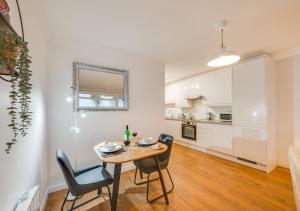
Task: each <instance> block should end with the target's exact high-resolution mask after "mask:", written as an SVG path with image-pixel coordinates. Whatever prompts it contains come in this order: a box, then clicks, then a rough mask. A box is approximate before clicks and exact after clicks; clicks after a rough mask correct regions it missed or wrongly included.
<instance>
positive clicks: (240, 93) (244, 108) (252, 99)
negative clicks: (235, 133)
mask: <svg viewBox="0 0 300 211" xmlns="http://www.w3.org/2000/svg"><path fill="white" fill-rule="evenodd" d="M265 65H266V61H265V59H264V58H259V59H256V60H251V61H249V62H245V63H242V64H239V65H235V66H234V67H233V82H234V83H233V96H234V98H233V106H232V107H233V108H232V109H233V113H234V114H235V115H233V121H234V124H235V126H240V127H250V128H264V127H266V71H265Z"/></svg>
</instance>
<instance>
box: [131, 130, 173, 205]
mask: <svg viewBox="0 0 300 211" xmlns="http://www.w3.org/2000/svg"><path fill="white" fill-rule="evenodd" d="M158 142H160V143H162V144H165V145H167V146H168V149H167V150H166V151H165V152H164V153H162V154H160V155H158V161H159V166H160V169H161V170H163V169H166V171H167V173H168V175H169V178H170V181H171V183H172V187H171V189H170V190H168V191H167V194H168V193H171V192H172V191H173V189H174V183H173V180H172V177H171V174H170V172H169V169H168V165H169V160H170V155H171V150H172V144H173V137H172V136H170V135H166V134H161V135H160V136H159V138H158ZM133 163H134V165H135V166H136V169H135V175H134V183H135V184H136V185H142V184H145V183H147V201H148V202H149V203H151V202H153V201H155V200H157V199H159V198H161V197H163V196H164V195H163V194H162V195H159V196H157V197H155V198H153V199H149V184H150V182H152V181H154V180H158V179H159V177H158V178H156V179H152V180H150V175H151V174H152V173H154V172H156V171H158V169H157V166H156V162H155V158H154V157H150V158H145V159H142V160H138V161H134V162H133ZM138 170H139V172H140V178H141V179H143V173H145V174H147V175H148V176H147V180H146V181H143V182H137V180H136V177H137V171H138Z"/></svg>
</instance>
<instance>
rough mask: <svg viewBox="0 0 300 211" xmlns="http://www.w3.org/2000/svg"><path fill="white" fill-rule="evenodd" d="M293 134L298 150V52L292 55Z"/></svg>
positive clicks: (299, 124) (299, 122) (299, 132)
mask: <svg viewBox="0 0 300 211" xmlns="http://www.w3.org/2000/svg"><path fill="white" fill-rule="evenodd" d="M292 59H293V65H292V68H293V82H294V83H293V90H294V92H293V96H294V136H295V145H296V147H297V149H298V150H299V151H300V54H298V55H295V56H293V58H292Z"/></svg>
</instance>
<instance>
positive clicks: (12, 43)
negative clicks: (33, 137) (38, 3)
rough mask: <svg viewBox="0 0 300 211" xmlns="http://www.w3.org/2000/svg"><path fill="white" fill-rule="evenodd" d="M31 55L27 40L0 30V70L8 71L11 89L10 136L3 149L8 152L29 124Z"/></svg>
mask: <svg viewBox="0 0 300 211" xmlns="http://www.w3.org/2000/svg"><path fill="white" fill-rule="evenodd" d="M30 64H31V57H30V56H29V50H28V47H27V42H25V41H23V40H22V38H21V37H20V36H18V35H16V34H13V33H9V32H4V31H0V72H2V73H4V72H6V73H9V75H10V78H11V80H9V81H10V82H11V86H10V87H11V91H10V93H9V98H10V106H9V107H8V108H7V109H8V111H9V112H8V114H9V116H10V123H9V125H8V126H9V127H10V128H11V132H12V137H11V140H10V141H9V142H7V143H6V145H7V148H6V149H5V151H6V152H7V153H9V152H10V149H11V147H12V145H14V144H16V142H17V137H18V135H19V134H20V135H22V136H23V137H24V136H26V134H27V130H28V129H29V126H30V125H31V120H32V119H31V114H32V112H30V110H29V106H30V102H31V98H30V93H31V90H32V84H31V81H30V79H31V76H32V71H31V70H30Z"/></svg>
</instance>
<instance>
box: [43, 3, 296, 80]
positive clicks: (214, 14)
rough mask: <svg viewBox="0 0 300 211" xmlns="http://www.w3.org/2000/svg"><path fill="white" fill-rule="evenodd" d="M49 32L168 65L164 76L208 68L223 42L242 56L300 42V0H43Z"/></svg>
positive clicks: (173, 78) (284, 47)
mask: <svg viewBox="0 0 300 211" xmlns="http://www.w3.org/2000/svg"><path fill="white" fill-rule="evenodd" d="M44 3H45V9H46V14H47V18H48V22H49V27H48V28H49V32H50V36H53V37H59V38H61V39H66V38H68V37H72V38H73V39H78V40H82V41H89V42H92V43H95V44H98V45H102V46H106V47H112V48H115V49H120V50H124V51H128V52H133V53H138V54H141V55H143V56H148V57H151V58H152V59H155V60H159V61H162V62H164V63H165V64H166V81H167V82H170V81H173V80H176V79H178V78H182V77H185V76H187V75H191V74H195V73H198V72H201V71H205V70H207V67H206V65H205V64H206V62H207V60H208V58H209V57H210V56H211V55H212V54H213V53H214V52H215V50H217V48H218V46H219V45H218V44H219V33H218V32H217V30H216V23H217V21H218V20H220V19H223V18H226V19H228V24H229V26H228V27H227V29H226V30H225V44H226V46H227V47H228V48H230V49H233V50H237V51H239V52H240V53H241V55H242V58H246V57H248V56H249V55H256V54H260V53H262V52H266V53H269V54H277V53H280V52H282V51H285V50H288V49H291V48H296V47H299V46H300V22H299V21H300V12H299V11H300V0H148V1H146V0H109V1H107V0H89V1H83V0H63V1H62V0H44Z"/></svg>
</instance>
